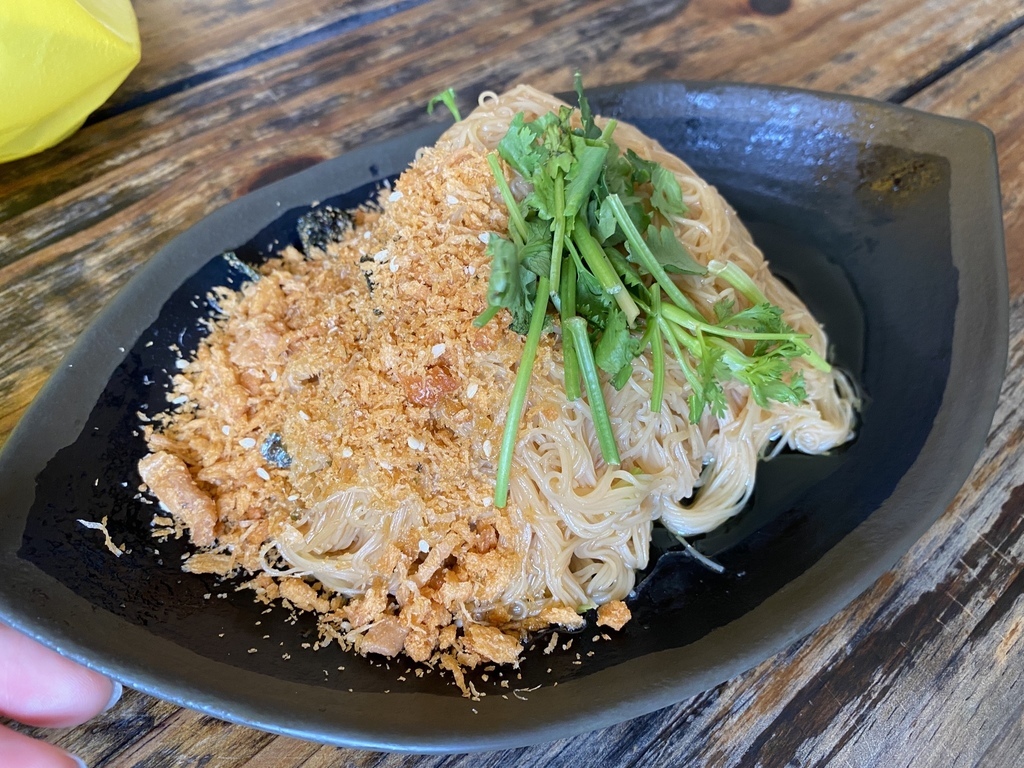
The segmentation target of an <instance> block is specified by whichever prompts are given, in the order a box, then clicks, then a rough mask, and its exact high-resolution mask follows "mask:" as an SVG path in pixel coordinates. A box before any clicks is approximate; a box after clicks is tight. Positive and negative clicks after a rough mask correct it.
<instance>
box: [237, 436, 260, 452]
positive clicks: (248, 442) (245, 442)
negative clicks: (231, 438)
mask: <svg viewBox="0 0 1024 768" xmlns="http://www.w3.org/2000/svg"><path fill="white" fill-rule="evenodd" d="M238 444H239V445H240V446H242V447H243V448H244V449H245V450H247V451H248V450H249V449H250V448H255V447H256V441H255V440H253V439H252V438H251V437H243V438H242V439H241V440H239V441H238Z"/></svg>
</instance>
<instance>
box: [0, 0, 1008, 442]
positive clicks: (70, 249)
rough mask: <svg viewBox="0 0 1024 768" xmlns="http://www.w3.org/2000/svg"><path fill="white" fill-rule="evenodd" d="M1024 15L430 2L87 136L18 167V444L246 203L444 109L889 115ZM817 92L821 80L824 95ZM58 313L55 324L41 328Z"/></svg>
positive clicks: (985, 9)
mask: <svg viewBox="0 0 1024 768" xmlns="http://www.w3.org/2000/svg"><path fill="white" fill-rule="evenodd" d="M1021 15H1024V0H1014V1H1013V2H1005V0H1004V1H1003V2H991V1H990V0H969V1H968V2H961V1H960V0H932V1H931V2H928V3H923V4H922V3H921V2H915V1H912V0H900V2H888V3H887V2H876V3H859V2H855V0H842V2H836V1H835V0H833V1H832V2H826V1H825V0H806V2H800V3H798V4H796V5H795V6H794V7H793V8H792V9H791V10H790V11H789V12H787V13H784V14H781V15H777V16H765V15H763V14H759V13H756V12H755V11H753V10H751V8H750V6H749V5H747V4H745V3H741V2H738V0H730V2H728V3H719V2H711V1H710V0H704V2H701V1H700V0H696V1H695V2H688V1H687V0H676V1H675V2H666V3H660V4H657V5H655V6H650V5H649V4H648V3H646V2H643V0H632V1H631V2H613V1H612V0H598V1H597V2H586V1H584V0H556V1H555V2H546V3H541V2H534V3H513V2H505V3H491V4H471V5H468V6H464V5H463V4H459V3H446V2H432V3H427V4H425V5H422V6H418V7H415V8H413V9H411V10H408V11H406V12H403V13H400V14H397V15H395V16H392V17H389V18H387V19H384V20H382V21H380V22H378V23H375V24H371V25H369V26H367V27H363V28H360V29H359V30H358V31H356V32H352V33H350V34H345V35H341V36H339V37H337V38H331V39H328V40H325V41H320V42H317V43H315V44H312V45H310V46H307V47H303V48H300V49H299V50H296V51H293V52H291V53H288V54H285V55H282V56H280V57H278V58H275V59H272V60H269V61H265V62H261V63H259V64H256V65H254V66H252V67H249V68H246V69H243V70H241V71H238V72H233V73H231V74H229V75H226V76H224V77H222V78H219V79H217V80H214V81H211V82H209V83H206V84H204V85H202V86H199V87H197V88H195V89H192V90H189V91H187V92H183V93H179V94H176V95H174V96H172V97H169V98H167V99H163V100H160V101H158V102H155V103H152V104H148V105H145V106H144V107H140V108H139V109H134V110H131V111H129V112H127V113H125V114H122V115H118V116H116V117H113V118H111V119H108V120H104V121H102V122H100V123H97V124H94V125H91V126H88V127H87V128H86V129H84V130H83V131H81V132H79V133H78V134H76V135H75V136H74V137H72V138H71V139H70V140H69V141H67V142H65V143H64V144H62V145H60V146H58V147H56V148H54V149H52V150H50V151H48V152H45V153H42V154H40V155H38V156H36V157H33V158H26V159H24V160H21V161H18V162H15V163H9V164H7V165H4V166H0V302H3V303H4V304H5V305H7V306H12V307H13V306H21V307H25V308H26V310H27V311H24V312H11V313H6V314H5V315H4V316H2V317H0V338H2V339H4V340H5V341H6V342H7V343H5V345H4V348H3V349H2V351H0V441H2V440H3V439H4V436H6V434H7V433H8V432H9V430H10V429H11V428H13V425H14V424H15V423H16V422H17V419H18V418H19V417H20V415H21V413H23V411H24V408H25V407H26V406H27V404H28V401H29V399H30V397H31V395H32V394H34V391H36V390H35V389H34V387H33V385H26V383H25V380H24V379H23V378H22V376H21V375H20V374H19V373H18V372H20V371H24V370H27V369H30V368H35V369H38V371H39V372H41V373H38V372H37V373H35V374H33V375H32V377H31V380H32V382H33V384H34V385H36V386H37V385H38V384H40V383H41V382H42V380H43V379H44V378H45V375H46V374H47V373H48V372H49V371H52V370H53V368H54V366H55V365H56V364H57V362H58V360H59V359H60V357H61V356H62V355H63V354H64V352H65V351H66V350H67V349H68V347H69V346H70V343H71V341H72V340H73V337H74V335H75V332H76V331H77V330H78V329H80V328H82V327H84V326H85V325H87V324H88V322H89V321H91V320H92V318H93V317H95V315H96V313H97V312H98V310H99V309H100V308H101V307H102V306H103V305H104V304H105V303H106V302H108V301H109V300H110V298H111V296H112V295H113V294H114V292H116V290H117V289H118V288H119V287H120V286H121V285H123V284H124V282H125V281H126V280H127V278H128V277H129V276H130V275H131V273H132V272H133V271H134V269H136V268H137V267H138V265H139V264H141V263H143V262H144V261H145V260H146V258H148V257H149V256H150V255H152V254H153V253H155V252H156V251H157V250H158V249H159V248H160V247H161V246H162V245H164V244H166V243H167V242H168V241H169V240H170V239H171V238H172V237H173V236H174V235H176V234H178V233H179V232H181V231H183V230H185V229H187V228H188V227H189V226H190V225H192V224H194V223H195V222H196V221H198V220H199V219H200V218H202V217H203V216H205V215H206V214H208V213H210V212H211V211H213V210H215V209H216V208H218V207H220V206H221V205H223V204H224V203H226V202H228V201H229V200H231V199H234V198H236V197H239V196H241V195H242V194H245V193H246V192H248V191H250V190H252V189H254V188H257V187H259V186H262V185H264V184H266V183H269V182H270V181H273V180H275V179H277V178H280V177H282V176H286V175H288V174H290V173H293V172H295V171H297V170H299V169H301V168H303V167H306V166H308V165H311V164H313V163H315V162H318V161H320V160H322V159H324V158H327V157H331V156H334V155H336V154H339V153H341V152H344V151H345V150H346V149H349V148H351V147H353V146H356V145H359V144H362V143H364V142H366V141H368V140H372V139H378V138H383V137H385V136H388V135H392V134H394V133H395V132H397V131H399V130H405V129H407V128H408V127H409V126H410V125H411V124H415V123H420V122H423V121H424V120H425V119H426V118H425V116H424V115H423V111H422V105H423V104H424V103H425V100H426V99H427V98H428V97H429V95H431V94H432V93H435V92H437V91H438V90H440V89H441V88H442V87H444V86H446V85H449V84H456V85H458V86H459V87H460V88H462V89H463V92H465V93H476V92H479V91H480V90H483V89H484V88H488V87H504V86H505V85H508V84H510V83H513V82H516V81H520V80H529V81H530V82H533V83H536V84H537V85H539V86H540V87H544V88H549V89H559V88H564V87H565V86H566V84H567V83H569V82H570V78H571V70H572V68H573V67H574V66H582V67H583V68H584V69H586V70H587V72H588V74H589V75H590V81H591V82H593V83H595V84H597V83H601V82H613V81H626V80H639V79H643V78H647V77H690V78H716V77H721V78H734V79H749V80H754V81H762V82H767V81H774V82H781V83H788V84H797V85H801V84H802V85H808V84H813V85H815V86H816V87H821V88H831V89H837V90H846V91H849V92H853V93H859V94H863V95H870V96H876V97H881V98H884V97H886V96H887V95H888V94H890V93H893V92H895V91H898V90H900V89H901V88H903V87H905V86H906V84H907V83H908V82H914V81H916V80H917V79H919V78H920V77H922V76H923V75H924V74H925V73H927V72H928V71H930V69H929V68H930V67H936V66H941V65H942V62H945V61H946V60H947V59H949V58H950V57H955V56H958V55H961V54H962V53H963V52H964V51H966V50H969V49H970V47H971V46H973V45H974V44H976V43H977V42H978V41H979V40H982V39H984V38H985V37H986V36H987V35H990V34H992V31H993V30H996V29H1000V28H1002V27H1004V26H1005V25H1007V24H1010V23H1013V21H1014V20H1015V19H1016V18H1017V17H1019V16H1021ZM808 78H811V79H808ZM43 306H46V308H47V309H46V311H45V312H41V311H39V310H40V308H41V307H43Z"/></svg>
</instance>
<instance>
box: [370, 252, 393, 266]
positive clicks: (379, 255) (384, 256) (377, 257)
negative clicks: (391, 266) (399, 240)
mask: <svg viewBox="0 0 1024 768" xmlns="http://www.w3.org/2000/svg"><path fill="white" fill-rule="evenodd" d="M390 255H391V254H390V253H388V249H387V248H384V249H382V250H379V251H377V252H376V253H375V254H373V260H374V261H375V262H377V263H378V264H383V263H384V262H385V261H387V260H388V257H389V256H390Z"/></svg>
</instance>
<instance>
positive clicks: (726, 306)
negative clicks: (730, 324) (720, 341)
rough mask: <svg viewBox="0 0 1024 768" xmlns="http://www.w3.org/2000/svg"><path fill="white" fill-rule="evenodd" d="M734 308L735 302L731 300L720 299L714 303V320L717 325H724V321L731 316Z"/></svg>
mask: <svg viewBox="0 0 1024 768" xmlns="http://www.w3.org/2000/svg"><path fill="white" fill-rule="evenodd" d="M735 307H736V302H735V301H733V300H732V299H720V300H719V301H716V302H715V306H714V311H715V319H717V320H718V324H719V325H726V324H727V323H726V322H725V321H726V320H728V319H729V317H730V316H731V315H732V311H733V309H735Z"/></svg>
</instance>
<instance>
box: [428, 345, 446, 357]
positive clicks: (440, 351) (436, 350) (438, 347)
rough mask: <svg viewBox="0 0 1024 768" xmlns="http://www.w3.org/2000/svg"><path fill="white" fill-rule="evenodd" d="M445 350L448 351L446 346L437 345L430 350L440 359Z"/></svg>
mask: <svg viewBox="0 0 1024 768" xmlns="http://www.w3.org/2000/svg"><path fill="white" fill-rule="evenodd" d="M445 349H447V347H445V345H444V344H435V345H434V346H432V347H431V348H430V351H431V353H433V355H434V357H440V356H441V355H443V354H444V351H445Z"/></svg>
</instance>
